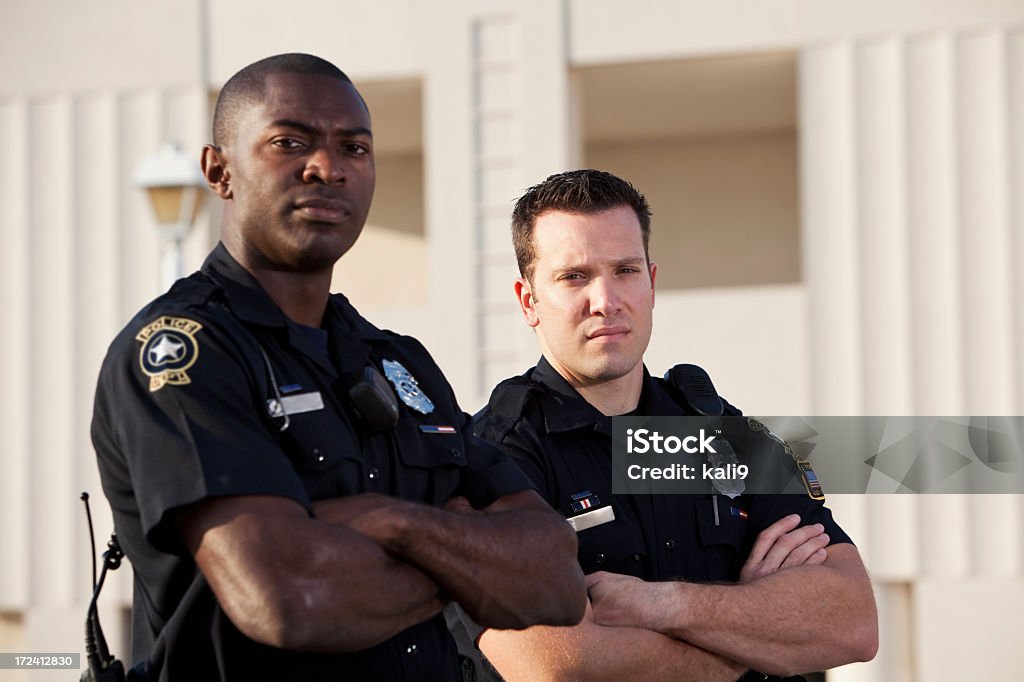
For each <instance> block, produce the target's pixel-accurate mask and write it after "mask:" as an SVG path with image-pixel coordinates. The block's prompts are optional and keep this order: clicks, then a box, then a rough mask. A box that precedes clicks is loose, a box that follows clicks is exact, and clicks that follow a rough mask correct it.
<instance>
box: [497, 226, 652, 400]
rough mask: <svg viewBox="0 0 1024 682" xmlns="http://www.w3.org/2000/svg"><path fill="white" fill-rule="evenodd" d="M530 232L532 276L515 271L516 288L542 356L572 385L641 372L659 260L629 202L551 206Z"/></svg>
mask: <svg viewBox="0 0 1024 682" xmlns="http://www.w3.org/2000/svg"><path fill="white" fill-rule="evenodd" d="M533 240H534V247H535V252H536V260H535V261H534V266H535V267H534V273H533V281H532V283H531V282H528V281H527V280H525V279H522V278H520V279H519V280H517V283H516V292H517V294H518V296H519V303H520V306H521V307H522V310H523V314H524V315H525V317H526V321H527V323H528V324H529V325H530V326H532V327H534V328H535V329H536V331H537V338H538V340H539V341H540V346H541V351H542V352H543V353H544V357H546V358H547V359H548V361H549V362H550V363H551V364H552V366H553V367H554V368H555V369H556V370H558V372H559V373H560V374H561V375H562V376H564V377H565V378H566V379H568V380H569V383H570V384H572V385H574V386H581V385H582V386H588V385H593V384H594V383H599V382H603V381H609V380H613V379H618V378H621V377H623V376H626V375H627V374H630V373H631V372H642V371H643V365H642V359H643V354H644V351H645V350H646V349H647V344H648V342H649V341H650V339H651V323H652V312H653V310H654V279H655V276H656V274H657V266H656V265H654V264H653V263H651V264H650V265H648V263H647V258H646V255H645V253H644V244H643V239H642V237H641V233H640V222H639V220H638V219H637V217H636V213H635V212H634V211H633V209H631V208H630V207H628V206H621V207H618V208H614V209H611V210H608V211H603V212H601V213H595V214H591V215H584V214H576V213H561V212H554V211H552V212H548V213H545V214H543V215H541V217H540V218H538V219H537V222H536V224H535V227H534V231H533Z"/></svg>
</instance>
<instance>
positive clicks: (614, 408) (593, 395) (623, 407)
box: [555, 362, 644, 417]
mask: <svg viewBox="0 0 1024 682" xmlns="http://www.w3.org/2000/svg"><path fill="white" fill-rule="evenodd" d="M555 369H558V370H559V373H560V374H562V376H563V377H564V378H565V380H566V381H568V382H569V385H570V386H572V387H573V388H575V389H576V392H577V393H579V394H580V397H582V398H583V399H584V400H586V401H587V402H588V403H590V405H591V406H593V407H594V409H596V410H597V411H598V412H600V413H601V414H603V415H605V416H608V417H614V416H617V415H620V414H627V413H629V412H632V411H633V410H635V409H636V408H637V406H638V405H639V404H640V393H641V391H642V390H643V386H644V365H643V363H642V362H638V363H636V367H634V368H633V369H631V370H630V371H629V372H628V373H627V374H625V375H624V376H621V377H618V378H617V379H605V380H601V381H595V380H588V379H585V378H582V377H574V376H572V374H571V373H569V372H562V371H561V370H560V369H559V368H558V367H556V368H555Z"/></svg>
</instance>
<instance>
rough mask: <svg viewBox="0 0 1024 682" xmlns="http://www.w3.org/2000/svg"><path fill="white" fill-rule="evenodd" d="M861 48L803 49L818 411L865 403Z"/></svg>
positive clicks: (807, 261)
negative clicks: (856, 96) (857, 109)
mask: <svg viewBox="0 0 1024 682" xmlns="http://www.w3.org/2000/svg"><path fill="white" fill-rule="evenodd" d="M854 68H855V65H854V53H853V50H852V49H851V47H850V46H849V45H847V44H843V43H840V44H836V45H823V46H819V47H813V48H808V49H806V50H804V51H802V52H801V53H800V89H799V97H800V166H801V167H800V182H801V219H802V227H803V230H802V237H803V239H802V258H803V273H804V281H805V282H806V283H807V287H808V292H809V296H808V301H809V307H810V311H809V313H810V314H809V318H810V335H811V346H812V348H813V349H814V353H813V357H812V358H811V364H812V394H813V396H814V404H815V411H816V412H817V413H818V414H826V415H843V414H858V413H859V412H860V410H861V409H862V405H863V398H862V385H861V376H862V358H861V356H862V352H861V343H860V339H861V334H860V328H861V325H860V319H859V315H858V312H859V310H860V292H859V286H860V282H859V277H858V266H857V263H858V262H859V253H860V249H859V244H858V240H857V215H858V207H857V203H856V196H857V193H856V172H857V164H856V158H857V157H856V145H855V134H856V122H855V120H854V105H853V91H854Z"/></svg>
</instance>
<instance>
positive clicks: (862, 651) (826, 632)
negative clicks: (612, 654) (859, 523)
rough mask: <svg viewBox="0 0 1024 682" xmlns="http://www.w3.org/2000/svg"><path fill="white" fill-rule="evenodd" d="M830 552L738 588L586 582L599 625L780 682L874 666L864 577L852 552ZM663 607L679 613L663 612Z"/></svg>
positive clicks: (605, 577)
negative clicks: (650, 635)
mask: <svg viewBox="0 0 1024 682" xmlns="http://www.w3.org/2000/svg"><path fill="white" fill-rule="evenodd" d="M827 551H828V558H827V559H826V560H825V561H824V563H822V564H821V565H820V566H808V565H803V566H793V567H791V568H788V569H787V570H784V571H778V572H776V573H772V574H771V575H766V576H764V577H762V578H758V579H756V580H753V581H751V582H749V583H742V584H737V585H703V584H695V583H686V582H662V583H648V582H643V581H641V580H637V579H635V578H632V577H630V576H621V575H614V574H610V573H595V574H592V575H591V576H588V587H589V593H590V596H591V599H592V600H593V605H594V613H595V620H596V621H597V622H599V623H602V624H605V625H613V626H616V625H617V626H629V627H642V628H646V629H650V630H653V631H654V632H659V633H661V634H664V635H666V636H669V637H672V638H673V639H678V640H682V641H686V642H689V643H691V644H693V645H695V646H698V647H701V648H704V649H707V650H709V651H713V652H715V653H718V654H720V655H722V656H725V657H727V658H730V659H732V660H734V661H737V662H739V663H742V664H744V665H747V666H749V667H751V668H755V669H757V670H761V671H763V672H767V673H772V674H776V675H793V674H796V673H800V672H805V671H808V670H824V669H826V668H832V667H835V666H837V665H842V664H844V663H850V662H853V661H867V660H870V659H871V658H873V657H874V655H875V652H876V651H877V649H878V623H877V614H876V611H875V602H874V598H873V596H872V593H871V583H870V581H869V580H868V577H867V572H866V571H865V570H864V566H863V564H862V563H861V560H860V556H859V554H858V553H857V548H856V547H854V546H853V545H849V544H842V545H835V546H832V547H829V548H828V550H827ZM665 603H671V604H674V605H675V607H674V608H672V609H665V608H659V605H663V604H665Z"/></svg>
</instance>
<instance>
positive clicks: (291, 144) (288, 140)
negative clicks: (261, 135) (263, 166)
mask: <svg viewBox="0 0 1024 682" xmlns="http://www.w3.org/2000/svg"><path fill="white" fill-rule="evenodd" d="M270 144H272V145H274V146H275V147H280V148H281V149H299V148H300V147H302V146H303V144H302V142H300V141H299V140H296V139H295V138H292V137H279V138H276V139H274V140H272V141H271V142H270Z"/></svg>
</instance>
